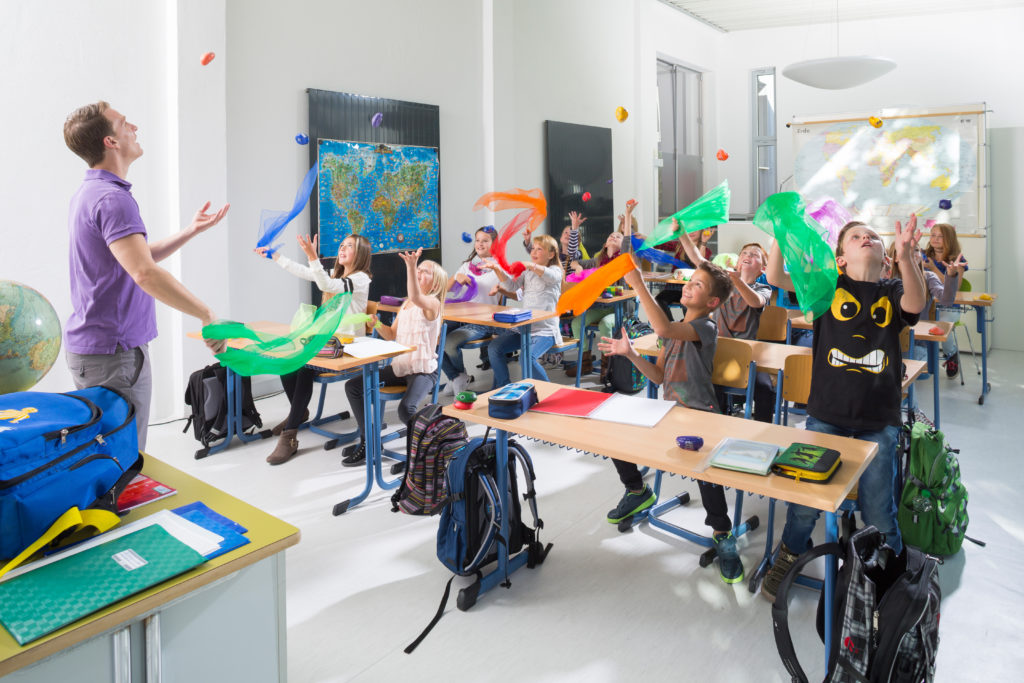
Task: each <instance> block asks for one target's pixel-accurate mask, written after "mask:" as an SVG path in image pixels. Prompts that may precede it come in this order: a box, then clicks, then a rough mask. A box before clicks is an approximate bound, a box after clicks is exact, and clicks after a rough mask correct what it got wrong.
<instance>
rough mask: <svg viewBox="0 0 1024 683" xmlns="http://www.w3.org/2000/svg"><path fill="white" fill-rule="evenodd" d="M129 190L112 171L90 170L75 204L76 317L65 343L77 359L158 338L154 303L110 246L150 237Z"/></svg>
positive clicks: (71, 320)
mask: <svg viewBox="0 0 1024 683" xmlns="http://www.w3.org/2000/svg"><path fill="white" fill-rule="evenodd" d="M131 188H132V185H131V183H129V182H127V181H125V180H122V179H121V178H118V177H117V176H116V175H114V174H113V173H110V172H109V171H102V170H97V169H89V170H88V171H86V172H85V180H84V181H83V182H82V185H81V187H79V188H78V192H76V193H75V195H74V196H73V197H72V198H71V211H70V214H69V216H68V233H69V237H70V240H71V249H70V254H69V261H70V265H71V305H72V307H73V308H74V312H72V314H71V317H70V318H68V323H67V326H66V328H65V330H64V338H65V342H66V348H67V350H68V351H71V352H73V353H103V354H112V353H114V352H115V351H116V350H117V347H118V345H119V344H120V345H121V346H122V347H123V348H125V349H131V348H135V347H136V346H141V345H142V344H146V343H148V342H150V341H152V340H153V339H155V338H156V311H155V307H154V302H153V297H151V296H150V295H148V294H146V293H145V292H144V291H142V288H141V287H139V286H138V285H137V284H135V281H134V280H132V278H131V276H130V275H129V274H128V272H127V271H126V270H125V269H124V268H122V267H121V264H120V263H118V262H117V259H115V258H114V254H113V253H111V251H110V246H109V245H110V244H111V243H112V242H115V241H117V240H119V239H121V238H122V237H127V236H128V235H132V234H135V233H141V234H142V236H143V237H144V238H145V237H146V226H145V225H144V224H143V223H142V216H140V215H139V205H138V204H136V203H135V198H134V197H132V194H131ZM147 241H148V239H147Z"/></svg>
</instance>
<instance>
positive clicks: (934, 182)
mask: <svg viewBox="0 0 1024 683" xmlns="http://www.w3.org/2000/svg"><path fill="white" fill-rule="evenodd" d="M901 114H902V115H898V116H897V115H893V116H891V117H889V118H887V117H885V116H882V117H881V125H880V126H878V127H875V126H873V125H870V123H869V121H868V120H867V118H868V117H866V116H865V117H864V118H863V119H861V120H854V121H850V120H846V121H824V122H814V121H813V120H812V121H806V120H805V121H802V122H801V121H794V122H793V124H792V128H793V141H794V147H795V159H794V169H793V171H794V181H795V183H796V186H797V189H798V191H799V192H800V194H801V196H803V198H804V200H805V201H807V202H808V204H812V203H814V202H817V201H819V200H822V199H825V198H831V199H834V200H835V201H837V202H839V203H840V204H842V205H843V206H845V207H846V208H847V209H848V210H849V211H850V213H851V214H852V215H853V216H854V217H856V218H859V219H860V220H864V221H866V222H867V223H869V224H870V225H872V226H874V227H875V228H876V229H878V230H883V231H891V230H892V229H893V226H894V224H895V222H896V221H903V222H905V221H906V220H907V217H908V216H909V215H910V214H911V213H915V214H917V215H918V216H921V217H923V218H925V219H936V220H938V221H943V222H950V223H954V224H956V226H957V230H958V231H959V232H973V231H975V230H977V229H978V228H980V227H983V226H984V216H983V211H984V208H983V201H982V197H981V196H980V195H979V179H980V178H979V176H980V174H979V167H982V165H981V163H980V162H979V142H983V141H984V128H983V123H981V122H980V119H981V117H980V116H978V115H977V114H976V113H974V112H969V113H957V114H940V113H934V114H924V115H920V116H915V115H907V114H906V113H904V112H901ZM875 122H876V123H878V122H879V121H878V120H877V119H876V121H875ZM983 182H984V180H983V179H981V183H983Z"/></svg>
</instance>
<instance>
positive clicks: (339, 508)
mask: <svg viewBox="0 0 1024 683" xmlns="http://www.w3.org/2000/svg"><path fill="white" fill-rule="evenodd" d="M250 327H251V328H252V329H254V330H256V331H258V332H266V333H268V334H277V335H284V334H287V333H288V326H287V325H285V324H283V323H276V322H271V321H268V320H260V321H257V322H254V323H252V324H251V325H250ZM189 336H190V337H193V338H197V339H199V338H201V335H200V334H199V333H198V332H190V333H189ZM249 343H251V342H249V341H248V340H231V345H232V346H235V347H236V348H242V347H245V346H246V345H248V344H249ZM409 351H412V349H407V350H405V351H393V352H390V353H385V354H378V355H376V356H371V357H369V358H353V357H352V356H342V357H340V358H316V357H313V358H311V359H310V360H309V362H308V363H306V365H307V367H312V368H316V369H318V370H324V371H327V372H354V371H355V370H356V369H359V370H360V371H361V373H362V378H363V415H364V418H365V421H364V424H365V425H366V433H367V437H366V485H365V486H364V487H363V490H362V491H361V492H360V493H359V494H358V495H356V496H354V497H353V498H349V499H348V500H344V501H342V502H340V503H338V504H336V505H335V506H334V507H333V509H332V512H333V514H334V515H335V516H337V515H340V514H342V513H344V512H345V511H346V510H348V509H349V508H351V507H355V506H356V505H359V503H361V502H363V501H364V500H365V499H366V497H367V496H368V495H369V494H370V491H371V490H372V488H373V482H374V480H376V482H377V485H378V486H380V488H382V489H385V490H387V489H393V488H395V487H397V486H398V484H399V483H400V482H399V480H394V481H390V482H388V481H384V474H383V465H382V462H381V460H382V457H383V455H382V454H383V447H382V446H381V441H380V431H381V428H382V424H383V419H382V416H381V415H380V413H379V411H378V407H379V405H380V400H379V399H380V366H381V363H383V362H384V361H387V360H389V359H391V358H394V357H395V356H399V355H401V354H403V353H408V352H409ZM227 371H228V373H227V374H228V419H227V421H228V434H227V436H226V437H225V438H224V441H223V442H222V443H219V444H217V445H216V446H215V447H214V448H211V449H210V452H211V453H213V452H215V451H219V450H221V449H223V448H226V447H227V445H228V443H229V442H230V441H231V436H232V433H233V432H232V431H231V429H232V426H231V425H232V423H234V425H235V429H236V432H234V433H236V435H237V436H239V438H242V440H243V441H250V440H252V439H251V438H248V439H247V438H243V437H245V435H243V434H242V433H241V424H242V422H241V415H242V404H241V396H242V392H241V385H242V379H241V377H240V376H239V375H238V374H237V373H235V372H234V371H232V370H231V368H228V369H227ZM232 384H236V385H237V389H236V390H235V394H234V399H232V398H231V392H232V388H231V387H232ZM353 410H355V407H354V406H353ZM321 433H323V432H321ZM336 436H337V437H338V441H339V442H340V443H344V442H346V441H350V440H352V439H354V438H356V437H357V434H356V433H355V432H352V433H350V434H338V435H336ZM197 457H198V455H197Z"/></svg>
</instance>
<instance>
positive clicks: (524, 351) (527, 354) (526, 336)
mask: <svg viewBox="0 0 1024 683" xmlns="http://www.w3.org/2000/svg"><path fill="white" fill-rule="evenodd" d="M531 327H532V324H529V323H528V324H526V325H520V326H519V364H520V365H521V366H522V370H523V379H532V378H533V356H532V354H531V348H530V328H531ZM580 330H581V332H582V327H581V328H580Z"/></svg>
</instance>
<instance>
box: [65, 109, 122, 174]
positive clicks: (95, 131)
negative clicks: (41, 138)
mask: <svg viewBox="0 0 1024 683" xmlns="http://www.w3.org/2000/svg"><path fill="white" fill-rule="evenodd" d="M109 108H110V105H109V104H107V103H106V102H104V101H103V100H100V101H99V102H97V103H95V104H87V105H85V106H84V107H79V108H78V109H76V110H74V111H73V112H71V113H70V114H69V115H68V118H67V119H66V120H65V121H64V143H65V144H66V145H67V146H68V149H70V150H71V151H72V152H74V153H75V154H77V155H78V156H80V157H82V159H84V160H85V163H87V164H89V168H92V167H93V166H95V165H96V164H98V163H100V162H101V161H103V154H104V146H103V139H104V138H105V137H107V136H108V135H113V134H114V127H113V126H112V125H111V124H110V119H108V118H107V117H106V116H104V114H103V112H105V111H106V110H107V109H109Z"/></svg>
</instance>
